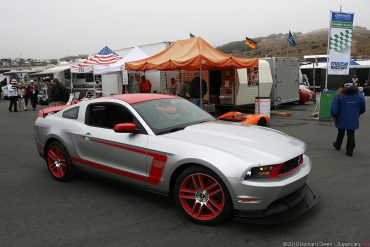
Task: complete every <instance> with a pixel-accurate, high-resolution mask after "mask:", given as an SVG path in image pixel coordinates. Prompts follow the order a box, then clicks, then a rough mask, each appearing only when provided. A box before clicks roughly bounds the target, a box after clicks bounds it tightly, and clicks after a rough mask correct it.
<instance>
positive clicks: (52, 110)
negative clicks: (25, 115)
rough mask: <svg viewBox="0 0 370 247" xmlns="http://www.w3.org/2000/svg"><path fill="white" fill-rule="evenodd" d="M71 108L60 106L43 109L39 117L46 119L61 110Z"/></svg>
mask: <svg viewBox="0 0 370 247" xmlns="http://www.w3.org/2000/svg"><path fill="white" fill-rule="evenodd" d="M69 106H70V105H60V106H52V107H47V108H44V109H41V110H40V111H39V117H46V116H47V115H48V114H54V113H57V112H59V111H61V110H64V109H65V108H67V107H69Z"/></svg>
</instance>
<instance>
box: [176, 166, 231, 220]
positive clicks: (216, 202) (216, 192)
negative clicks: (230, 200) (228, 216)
mask: <svg viewBox="0 0 370 247" xmlns="http://www.w3.org/2000/svg"><path fill="white" fill-rule="evenodd" d="M179 197H180V202H181V205H182V207H183V208H184V210H185V211H186V212H187V213H188V214H189V215H191V216H192V217H194V218H195V219H198V220H211V219H213V218H215V217H217V216H218V215H219V214H220V213H221V211H222V209H223V207H224V204H225V196H224V192H223V190H222V187H221V185H220V184H219V183H218V182H217V180H215V179H214V178H212V177H211V176H209V175H207V174H203V173H194V174H191V175H189V176H188V177H186V178H185V179H184V181H182V183H181V185H180V191H179Z"/></svg>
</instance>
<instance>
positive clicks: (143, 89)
mask: <svg viewBox="0 0 370 247" xmlns="http://www.w3.org/2000/svg"><path fill="white" fill-rule="evenodd" d="M151 91H152V83H150V81H149V80H147V79H146V78H145V75H143V76H142V77H141V81H140V93H150V92H151Z"/></svg>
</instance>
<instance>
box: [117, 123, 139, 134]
mask: <svg viewBox="0 0 370 247" xmlns="http://www.w3.org/2000/svg"><path fill="white" fill-rule="evenodd" d="M114 131H115V132H118V133H135V132H137V131H138V129H137V128H136V125H135V124H134V123H120V124H116V125H115V126H114Z"/></svg>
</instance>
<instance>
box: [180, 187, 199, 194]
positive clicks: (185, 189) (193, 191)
mask: <svg viewBox="0 0 370 247" xmlns="http://www.w3.org/2000/svg"><path fill="white" fill-rule="evenodd" d="M180 192H183V193H193V194H195V193H196V192H197V191H196V190H193V189H189V188H181V189H180Z"/></svg>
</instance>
